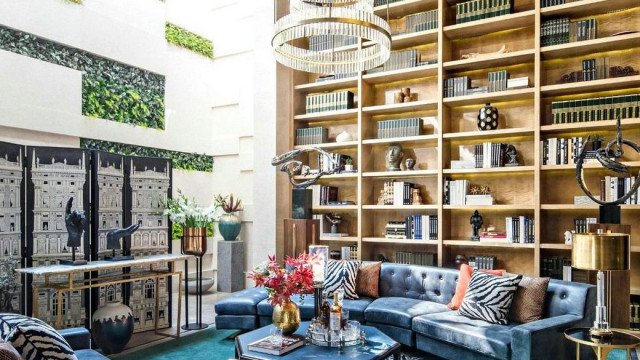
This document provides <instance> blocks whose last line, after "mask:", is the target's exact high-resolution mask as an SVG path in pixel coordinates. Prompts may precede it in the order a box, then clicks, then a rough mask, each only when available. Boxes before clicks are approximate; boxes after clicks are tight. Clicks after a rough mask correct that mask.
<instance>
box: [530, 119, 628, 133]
mask: <svg viewBox="0 0 640 360" xmlns="http://www.w3.org/2000/svg"><path fill="white" fill-rule="evenodd" d="M621 124H622V128H623V129H632V128H638V127H640V119H635V118H634V119H622V121H621ZM615 127H616V120H604V121H590V122H578V123H570V124H553V125H542V126H540V131H541V132H544V133H563V132H570V131H589V130H603V129H610V130H614V129H615Z"/></svg>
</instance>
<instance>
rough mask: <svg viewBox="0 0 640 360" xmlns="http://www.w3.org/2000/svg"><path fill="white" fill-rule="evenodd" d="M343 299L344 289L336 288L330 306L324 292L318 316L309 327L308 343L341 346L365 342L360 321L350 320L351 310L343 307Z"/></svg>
mask: <svg viewBox="0 0 640 360" xmlns="http://www.w3.org/2000/svg"><path fill="white" fill-rule="evenodd" d="M343 299H344V290H340V289H339V290H336V291H335V292H334V293H333V304H332V305H331V306H329V301H328V299H327V292H326V291H325V292H323V294H322V302H321V305H320V307H319V309H317V313H316V315H317V316H316V317H315V318H314V319H313V320H312V322H311V324H310V325H309V327H308V328H307V334H306V337H305V341H306V342H307V343H308V344H314V345H318V346H329V347H338V348H341V347H344V346H353V345H360V344H364V343H365V341H366V339H365V333H364V331H363V330H362V329H361V327H360V323H359V322H357V321H349V311H348V310H346V309H343V308H342V300H343ZM316 306H317V305H316Z"/></svg>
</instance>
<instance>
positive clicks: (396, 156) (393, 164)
mask: <svg viewBox="0 0 640 360" xmlns="http://www.w3.org/2000/svg"><path fill="white" fill-rule="evenodd" d="M403 156H404V152H403V151H402V146H400V144H397V143H393V144H391V145H389V147H388V148H387V152H386V155H385V160H386V161H387V170H388V171H399V170H400V162H401V161H402V157H403Z"/></svg>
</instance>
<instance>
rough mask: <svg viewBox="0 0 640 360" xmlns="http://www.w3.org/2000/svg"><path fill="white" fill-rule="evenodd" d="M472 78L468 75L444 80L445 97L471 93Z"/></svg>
mask: <svg viewBox="0 0 640 360" xmlns="http://www.w3.org/2000/svg"><path fill="white" fill-rule="evenodd" d="M470 88H471V78H470V77H468V76H458V77H452V78H449V79H445V80H444V97H454V96H464V95H469V94H468V91H469V89H470Z"/></svg>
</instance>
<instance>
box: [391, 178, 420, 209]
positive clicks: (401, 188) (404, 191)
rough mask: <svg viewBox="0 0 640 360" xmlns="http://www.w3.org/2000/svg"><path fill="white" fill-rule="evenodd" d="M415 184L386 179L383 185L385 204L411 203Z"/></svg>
mask: <svg viewBox="0 0 640 360" xmlns="http://www.w3.org/2000/svg"><path fill="white" fill-rule="evenodd" d="M415 187H416V185H415V184H413V183H410V182H406V181H395V180H390V181H385V182H384V186H383V194H384V197H383V199H384V204H385V205H394V206H399V205H411V191H412V190H413V189H414V188H415Z"/></svg>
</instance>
